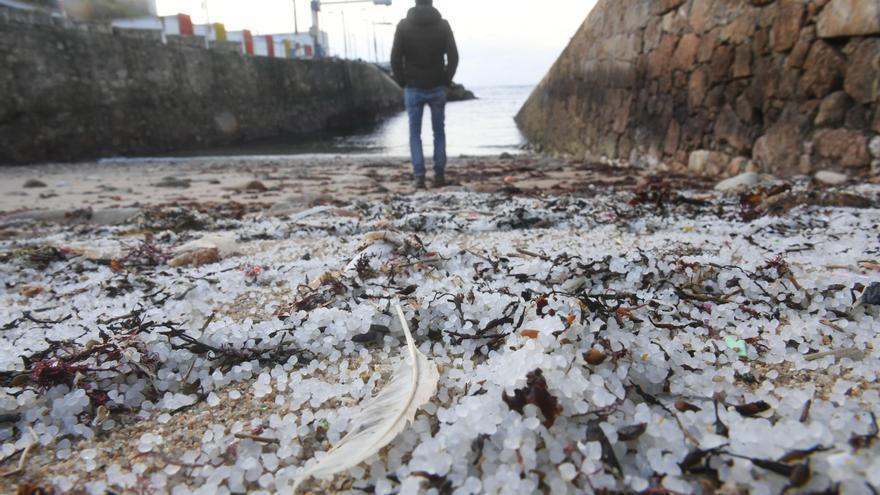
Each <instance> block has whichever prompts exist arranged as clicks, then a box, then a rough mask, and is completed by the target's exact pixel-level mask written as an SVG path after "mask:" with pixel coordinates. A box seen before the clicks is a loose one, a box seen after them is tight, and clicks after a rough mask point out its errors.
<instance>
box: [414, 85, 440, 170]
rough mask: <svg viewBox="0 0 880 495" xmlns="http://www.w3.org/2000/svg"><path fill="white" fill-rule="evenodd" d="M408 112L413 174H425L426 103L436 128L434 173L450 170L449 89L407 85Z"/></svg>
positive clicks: (433, 125)
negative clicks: (424, 134)
mask: <svg viewBox="0 0 880 495" xmlns="http://www.w3.org/2000/svg"><path fill="white" fill-rule="evenodd" d="M404 100H405V103H406V113H407V114H409V149H410V154H411V155H412V163H413V175H415V176H416V177H424V176H425V152H424V150H423V149H422V116H423V115H424V112H425V104H427V105H428V106H430V107H431V127H433V129H434V175H435V176H438V175H443V173H444V172H445V171H446V88H443V87H439V88H434V89H418V88H406V90H405V91H404Z"/></svg>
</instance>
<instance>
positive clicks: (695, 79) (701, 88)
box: [688, 67, 709, 110]
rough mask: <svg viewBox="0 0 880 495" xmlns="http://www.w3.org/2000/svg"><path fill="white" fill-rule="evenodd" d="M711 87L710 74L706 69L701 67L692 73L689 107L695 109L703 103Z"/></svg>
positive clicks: (689, 88) (689, 83) (689, 86)
mask: <svg viewBox="0 0 880 495" xmlns="http://www.w3.org/2000/svg"><path fill="white" fill-rule="evenodd" d="M708 88H709V75H708V73H707V72H706V69H704V68H702V67H701V68H699V69H697V70H695V71H694V72H693V73H691V77H690V80H689V81H688V108H689V109H691V110H693V109H695V108H697V107H699V106H700V105H702V104H703V100H704V99H705V98H706V91H707V90H708Z"/></svg>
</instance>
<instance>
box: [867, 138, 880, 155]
mask: <svg viewBox="0 0 880 495" xmlns="http://www.w3.org/2000/svg"><path fill="white" fill-rule="evenodd" d="M868 149H869V150H870V151H871V156H873V157H874V158H878V159H880V136H874V138H873V139H871V143H870V144H868Z"/></svg>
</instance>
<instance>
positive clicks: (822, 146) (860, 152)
mask: <svg viewBox="0 0 880 495" xmlns="http://www.w3.org/2000/svg"><path fill="white" fill-rule="evenodd" d="M813 150H814V152H815V153H816V154H817V155H818V156H820V157H822V158H825V159H826V160H830V161H831V162H832V163H833V164H835V165H839V166H843V167H855V168H857V167H867V166H868V165H870V164H871V155H870V154H869V152H868V138H867V137H865V135H864V134H862V133H861V132H859V131H853V130H849V129H820V130H818V131H816V132H815V133H814V134H813Z"/></svg>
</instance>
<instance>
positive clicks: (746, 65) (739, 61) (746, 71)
mask: <svg viewBox="0 0 880 495" xmlns="http://www.w3.org/2000/svg"><path fill="white" fill-rule="evenodd" d="M751 75H752V49H751V48H750V47H749V45H740V46H738V47H736V52H735V55H734V59H733V74H732V77H733V78H734V79H742V78H744V77H750V76H751Z"/></svg>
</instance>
